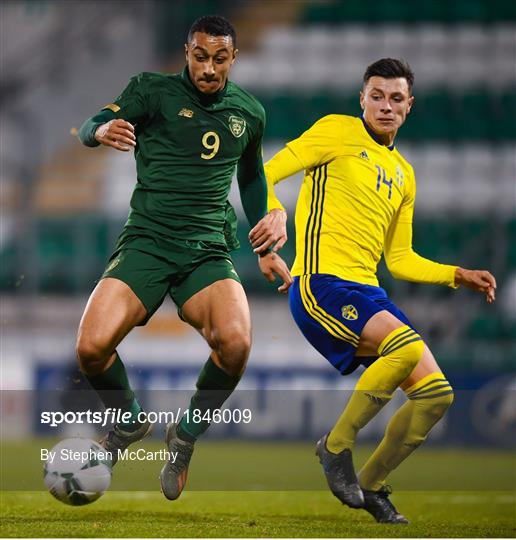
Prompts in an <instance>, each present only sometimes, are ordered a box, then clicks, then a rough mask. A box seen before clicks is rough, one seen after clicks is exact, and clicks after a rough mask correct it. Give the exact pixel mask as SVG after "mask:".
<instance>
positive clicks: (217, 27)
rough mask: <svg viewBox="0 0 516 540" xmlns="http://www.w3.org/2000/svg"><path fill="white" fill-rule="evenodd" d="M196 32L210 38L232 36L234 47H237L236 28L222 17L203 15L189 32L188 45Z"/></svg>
mask: <svg viewBox="0 0 516 540" xmlns="http://www.w3.org/2000/svg"><path fill="white" fill-rule="evenodd" d="M195 32H203V33H204V34H208V35H209V36H231V41H232V42H233V47H236V32H235V28H234V26H233V25H232V24H231V23H230V22H229V21H228V20H227V19H225V18H224V17H221V16H220V15H203V16H202V17H199V18H198V19H196V20H195V21H194V22H193V24H192V26H190V30H188V43H190V41H192V38H193V35H194V33H195Z"/></svg>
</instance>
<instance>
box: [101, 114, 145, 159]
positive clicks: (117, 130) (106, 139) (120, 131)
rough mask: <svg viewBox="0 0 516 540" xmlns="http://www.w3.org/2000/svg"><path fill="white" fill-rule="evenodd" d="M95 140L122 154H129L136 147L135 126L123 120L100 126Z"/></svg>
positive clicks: (111, 121) (119, 119) (118, 119)
mask: <svg viewBox="0 0 516 540" xmlns="http://www.w3.org/2000/svg"><path fill="white" fill-rule="evenodd" d="M95 140H96V141H97V142H99V143H100V144H103V145H104V146H111V147H112V148H115V149H116V150H121V151H122V152H128V151H129V150H130V149H131V148H134V147H135V146H136V136H135V134H134V127H133V125H132V124H130V123H129V122H127V121H126V120H122V119H121V118H117V119H115V120H110V121H109V122H106V123H105V124H102V125H100V126H99V127H98V128H97V131H96V132H95Z"/></svg>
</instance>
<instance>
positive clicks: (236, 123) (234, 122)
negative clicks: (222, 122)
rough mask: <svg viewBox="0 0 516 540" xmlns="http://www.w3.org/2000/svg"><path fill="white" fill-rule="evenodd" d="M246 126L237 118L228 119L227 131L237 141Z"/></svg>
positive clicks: (242, 120) (243, 121) (241, 119)
mask: <svg viewBox="0 0 516 540" xmlns="http://www.w3.org/2000/svg"><path fill="white" fill-rule="evenodd" d="M246 125H247V124H246V123H245V120H244V119H243V118H240V117H239V116H230V117H229V129H230V130H231V133H233V135H234V136H235V137H236V138H237V139H238V137H241V136H242V135H243V134H244V131H245V127H246Z"/></svg>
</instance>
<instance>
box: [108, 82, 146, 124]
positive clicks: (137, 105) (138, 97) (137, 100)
mask: <svg viewBox="0 0 516 540" xmlns="http://www.w3.org/2000/svg"><path fill="white" fill-rule="evenodd" d="M152 83H153V81H152V74H150V73H140V74H139V75H136V76H134V77H132V78H131V80H130V81H129V84H128V85H127V87H126V88H125V90H124V91H123V92H122V93H121V94H120V95H119V96H118V97H117V98H116V99H115V101H114V102H113V103H109V104H108V105H106V106H105V107H103V109H109V110H111V111H113V112H114V113H115V115H116V117H117V118H122V119H124V120H127V121H128V122H131V124H140V123H145V122H146V121H147V120H148V119H149V117H150V116H152V113H153V109H154V108H155V107H153V103H152V102H153V101H154V100H153V99H152V98H153V93H152V86H153V84H152Z"/></svg>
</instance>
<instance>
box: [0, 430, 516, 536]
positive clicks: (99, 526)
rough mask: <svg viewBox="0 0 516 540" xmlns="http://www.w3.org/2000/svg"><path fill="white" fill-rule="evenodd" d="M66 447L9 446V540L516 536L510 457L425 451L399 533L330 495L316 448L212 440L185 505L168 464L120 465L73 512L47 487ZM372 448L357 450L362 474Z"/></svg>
mask: <svg viewBox="0 0 516 540" xmlns="http://www.w3.org/2000/svg"><path fill="white" fill-rule="evenodd" d="M54 442H55V441H45V440H39V441H34V440H33V441H30V444H29V442H25V443H20V442H18V443H14V442H13V443H5V442H4V443H2V492H1V501H0V502H1V522H0V536H3V537H20V536H21V537H63V536H66V537H84V536H87V537H462V538H463V537H477V538H481V537H514V536H515V532H516V529H515V526H516V498H515V489H514V488H515V471H516V469H515V457H514V456H513V455H512V454H511V453H509V452H497V451H487V450H486V451H477V450H443V449H433V448H423V449H420V451H419V452H418V453H416V454H414V456H412V458H411V459H410V460H408V461H407V463H405V464H404V466H403V467H401V468H400V470H399V471H396V473H394V474H393V475H392V478H391V479H390V482H391V483H392V485H393V487H394V488H395V493H394V495H393V496H392V497H393V499H392V500H393V501H394V503H395V504H396V506H397V507H398V509H399V510H400V511H401V512H402V513H403V514H404V515H406V516H407V517H408V518H409V520H410V521H411V524H410V525H408V526H389V525H379V524H376V523H375V522H374V520H373V519H372V517H371V516H369V514H367V513H366V512H364V511H357V510H351V509H349V508H347V507H344V506H342V505H341V504H340V503H339V502H338V501H337V500H336V499H335V498H334V497H333V496H332V495H331V494H330V493H329V492H328V491H327V489H326V488H325V481H324V478H323V476H322V471H321V470H320V466H319V464H318V463H317V460H316V458H315V456H314V454H313V450H314V448H313V445H307V444H270V443H249V442H246V443H243V442H242V443H216V442H208V441H205V442H201V443H200V444H198V448H197V449H196V453H195V454H194V458H193V460H192V467H191V474H190V478H189V483H188V491H186V492H184V493H183V495H182V496H181V498H180V499H179V500H178V501H175V502H169V501H167V500H165V499H164V498H163V496H162V495H161V493H159V483H158V479H157V475H158V473H159V470H160V468H161V463H156V462H145V463H141V464H134V463H119V464H118V465H117V467H116V468H115V474H114V479H113V483H112V488H111V490H110V491H109V492H108V493H106V494H105V495H104V496H103V497H102V498H101V499H99V500H98V501H97V502H95V503H93V504H91V505H88V506H84V507H70V506H66V505H64V504H62V503H60V502H58V501H56V500H55V499H53V498H52V497H51V496H50V495H49V494H48V493H47V492H46V491H44V490H43V488H42V473H41V462H40V461H39V459H36V458H35V456H36V450H37V451H38V452H39V449H40V448H41V447H48V448H50V447H51V446H52V445H53V444H54ZM145 447H146V448H148V449H151V450H157V449H159V448H161V444H160V443H159V442H158V441H150V442H148V443H146V444H145ZM370 450H371V449H370V448H360V449H358V450H357V452H356V463H357V466H358V467H359V466H360V464H361V463H362V462H363V460H364V459H365V458H366V456H367V454H368V452H370ZM38 457H39V456H38Z"/></svg>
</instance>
